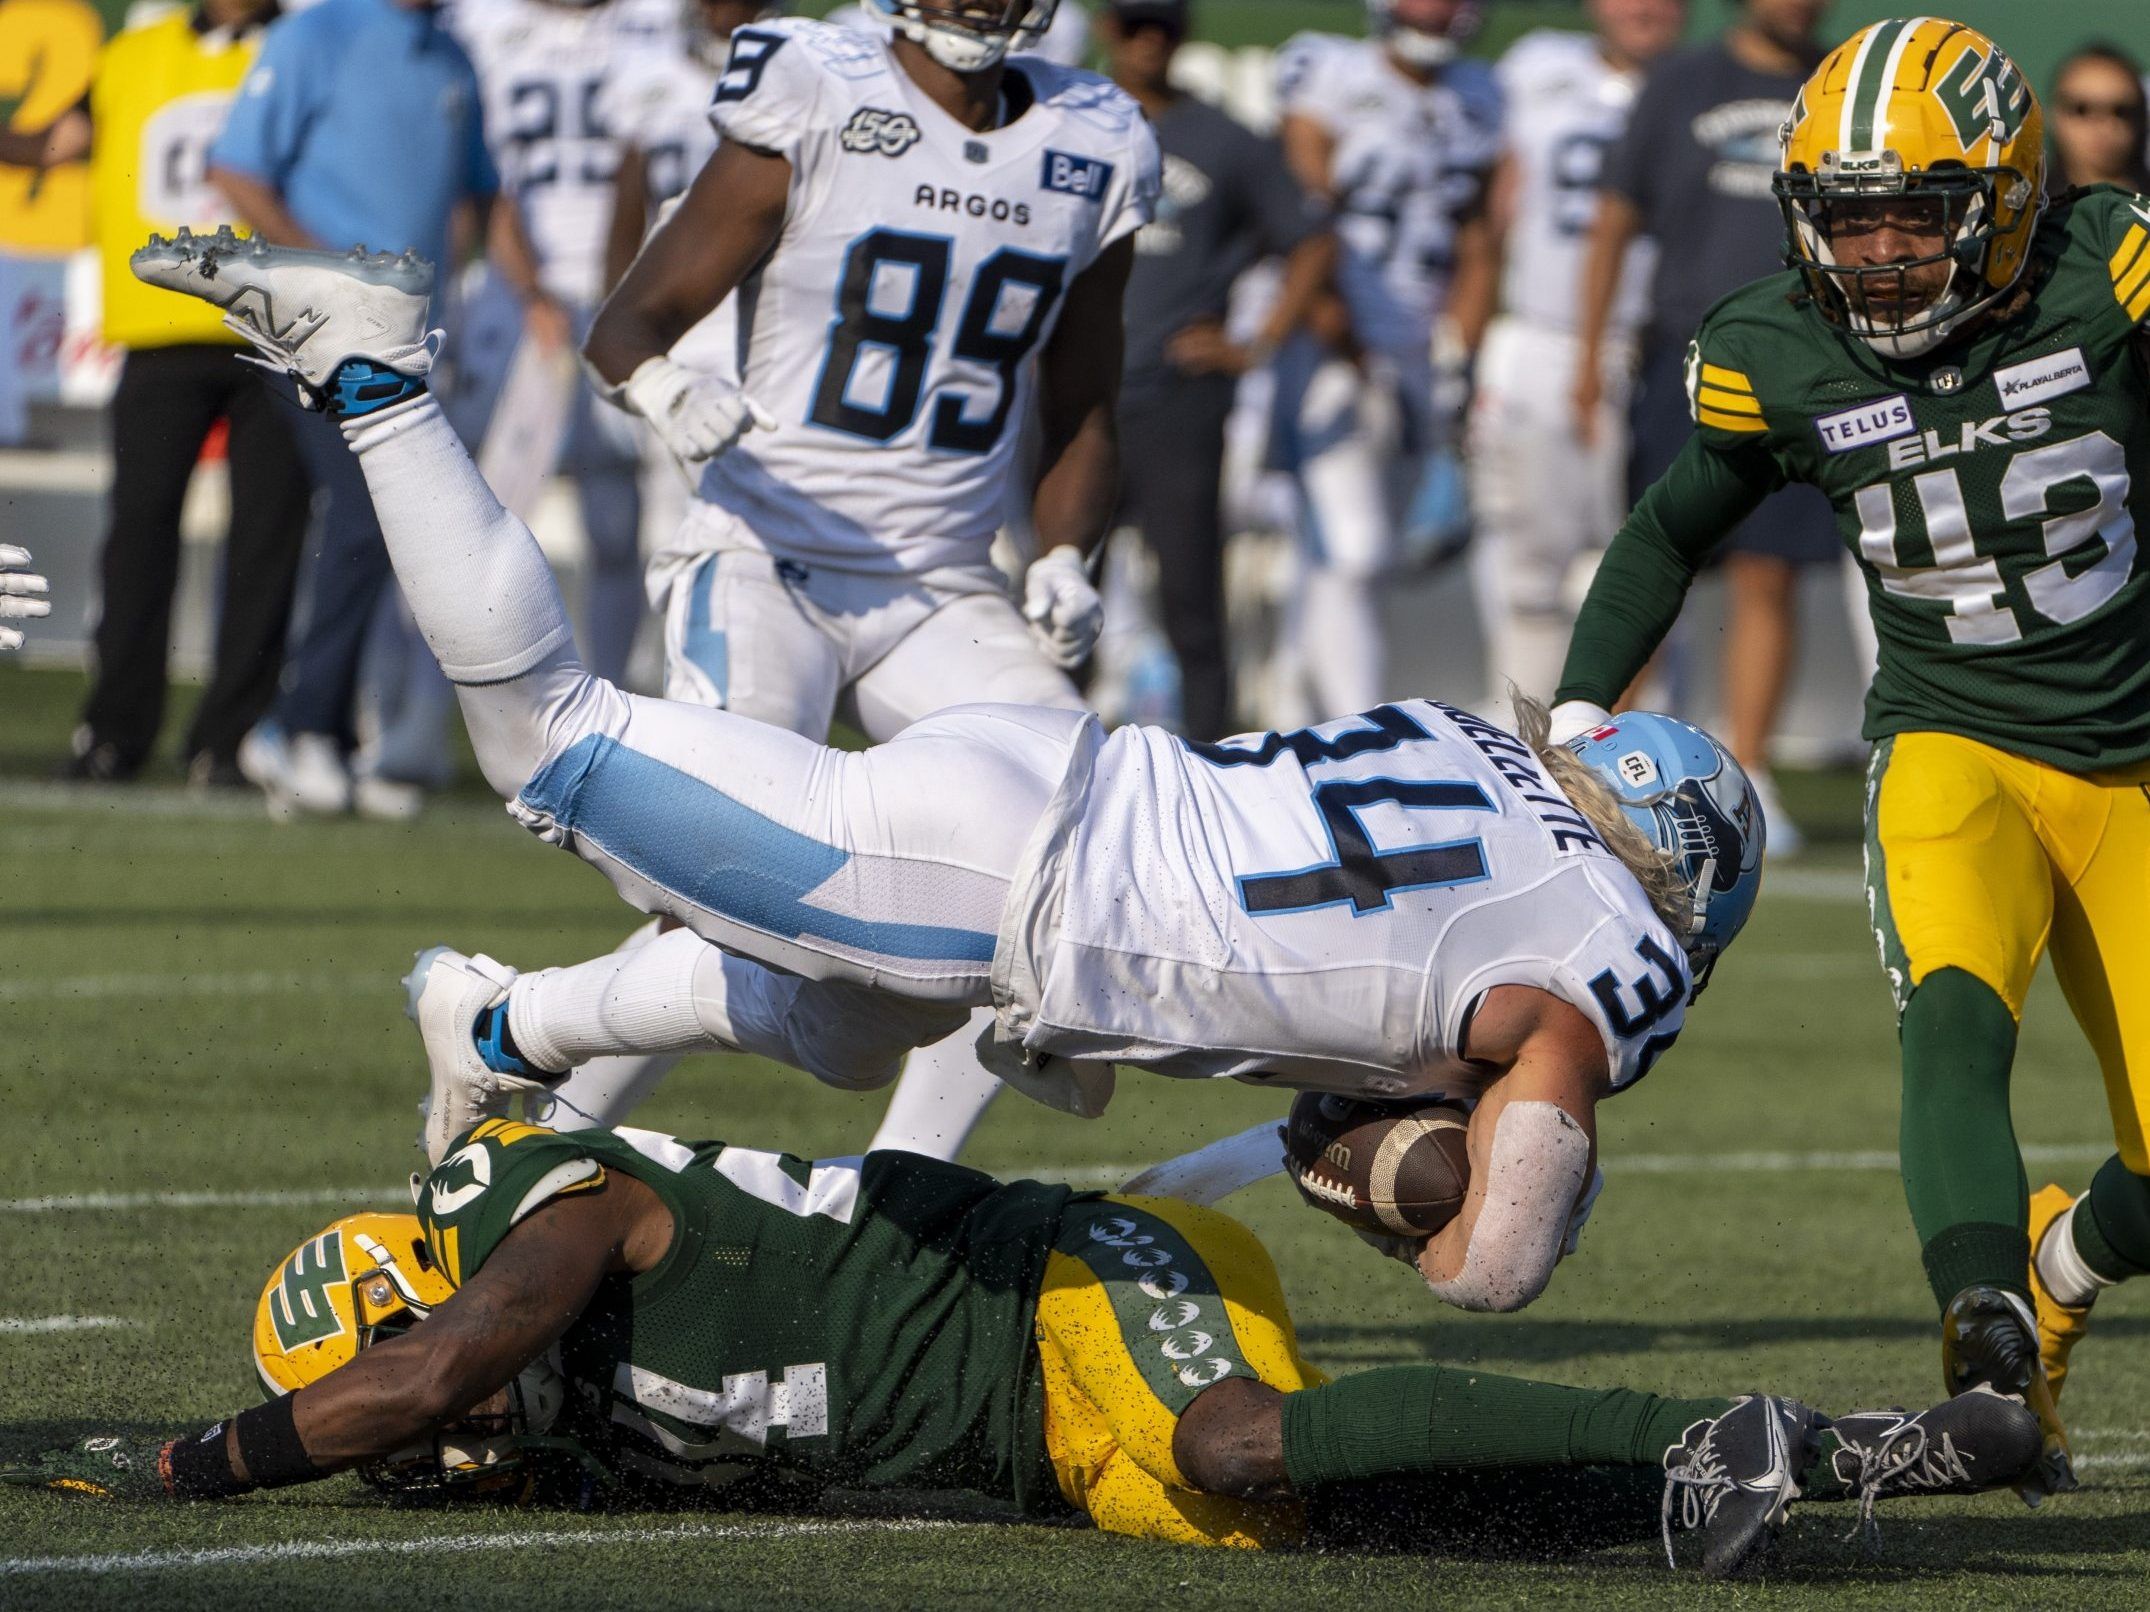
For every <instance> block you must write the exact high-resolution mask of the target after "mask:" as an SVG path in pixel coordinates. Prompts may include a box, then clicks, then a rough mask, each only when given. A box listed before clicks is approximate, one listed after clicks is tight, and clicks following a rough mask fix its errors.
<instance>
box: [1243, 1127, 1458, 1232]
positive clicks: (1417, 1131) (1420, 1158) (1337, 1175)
mask: <svg viewBox="0 0 2150 1612" xmlns="http://www.w3.org/2000/svg"><path fill="white" fill-rule="evenodd" d="M1469 1126H1470V1110H1469V1109H1467V1108H1464V1107H1462V1106H1461V1105H1459V1104H1456V1103H1451V1102H1444V1101H1442V1100H1440V1099H1438V1098H1433V1099H1428V1100H1422V1101H1418V1102H1401V1103H1377V1102H1367V1101H1364V1100H1362V1099H1360V1098H1356V1097H1338V1096H1335V1095H1333V1094H1331V1093H1326V1092H1311V1091H1309V1092H1301V1093H1300V1094H1299V1096H1298V1097H1297V1098H1296V1099H1295V1100H1294V1101H1293V1103H1292V1105H1291V1117H1290V1119H1288V1120H1287V1121H1285V1125H1284V1167H1285V1171H1286V1173H1287V1174H1288V1175H1290V1176H1291V1178H1292V1184H1293V1185H1294V1186H1296V1187H1297V1188H1298V1189H1299V1195H1300V1196H1301V1197H1302V1198H1304V1199H1306V1201H1307V1202H1308V1203H1310V1204H1312V1205H1314V1207H1315V1208H1317V1209H1324V1210H1327V1211H1328V1212H1329V1213H1330V1214H1332V1215H1334V1216H1335V1217H1336V1218H1337V1219H1339V1220H1341V1221H1343V1222H1344V1223H1345V1224H1346V1225H1349V1226H1355V1227H1357V1228H1358V1229H1359V1230H1361V1231H1370V1232H1374V1233H1376V1234H1378V1235H1381V1236H1385V1237H1428V1236H1431V1235H1432V1234H1433V1233H1434V1232H1437V1231H1439V1230H1440V1229H1441V1228H1442V1227H1443V1226H1445V1225H1447V1224H1448V1223H1449V1221H1451V1220H1453V1219H1454V1218H1455V1216H1456V1211H1457V1210H1459V1209H1461V1208H1462V1207H1463V1193H1464V1189H1465V1188H1466V1187H1467V1186H1468V1185H1469V1184H1470V1179H1471V1161H1470V1154H1469V1152H1468V1151H1467V1149H1466V1147H1465V1140H1466V1137H1467V1135H1468V1130H1469Z"/></svg>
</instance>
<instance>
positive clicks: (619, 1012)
mask: <svg viewBox="0 0 2150 1612" xmlns="http://www.w3.org/2000/svg"><path fill="white" fill-rule="evenodd" d="M721 955H722V954H721V953H719V952H718V951H717V950H716V948H715V947H713V946H711V945H710V944H709V942H708V941H706V940H704V939H702V937H701V936H699V935H697V934H695V933H694V932H693V931H692V930H688V929H675V930H673V931H672V932H671V933H669V934H665V935H659V936H657V937H656V938H655V939H653V940H651V941H650V942H649V943H648V944H647V945H643V946H637V947H635V948H633V949H632V950H627V951H616V952H607V953H606V954H605V955H604V956H602V957H597V958H592V959H591V960H590V961H589V962H587V963H577V964H575V965H574V966H573V967H572V968H546V969H540V970H538V971H537V972H536V973H532V974H524V975H522V976H521V977H519V978H518V979H517V980H516V981H515V984H514V987H513V988H512V989H511V990H510V991H509V993H508V1030H509V1032H510V1033H511V1034H512V1035H513V1036H514V1037H515V1047H516V1050H517V1051H518V1052H520V1053H521V1054H522V1057H523V1060H524V1061H525V1062H527V1063H530V1064H533V1065H535V1066H536V1067H537V1068H539V1069H573V1068H576V1067H577V1066H578V1065H580V1064H582V1063H584V1062H586V1061H588V1060H589V1059H591V1058H596V1057H607V1056H611V1057H617V1056H620V1055H622V1054H634V1053H650V1052H668V1053H681V1052H717V1051H727V1050H730V1049H732V1048H733V1047H734V1046H735V1045H736V1043H735V1042H734V1041H733V1040H732V1038H731V1036H730V1035H729V1033H728V1032H729V1030H730V1028H731V1026H730V1025H729V1023H728V1022H727V1021H726V1018H725V1016H724V1014H723V1012H722V1006H721V1004H722V1000H723V982H722V977H721V975H722V970H721V969H719V968H711V969H709V970H707V972H708V974H709V975H711V976H712V977H713V979H714V981H715V985H716V989H715V991H714V992H713V993H710V995H711V998H712V999H711V1000H708V1001H705V1000H704V992H703V989H702V986H703V974H704V972H705V970H704V966H703V965H704V963H705V961H708V960H711V959H716V958H719V957H721Z"/></svg>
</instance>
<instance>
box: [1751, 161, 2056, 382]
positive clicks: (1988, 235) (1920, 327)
mask: <svg viewBox="0 0 2150 1612" xmlns="http://www.w3.org/2000/svg"><path fill="white" fill-rule="evenodd" d="M2029 185H2030V181H2029V180H2028V179H2027V178H2026V177H2025V176H2024V175H2022V174H2020V173H2017V172H2016V171H2015V170H2014V169H2012V168H1967V167H1960V166H1953V165H1945V164H1944V165H1937V166H1936V167H1934V168H1933V169H1931V170H1930V171H1928V172H1925V173H1916V174H1906V173H1905V172H1904V170H1903V164H1902V161H1901V159H1900V158H1899V157H1898V156H1897V154H1896V153H1895V152H1893V151H1884V152H1882V153H1880V154H1879V155H1878V156H1876V157H1872V158H1863V159H1856V161H1855V162H1841V161H1839V159H1838V153H1836V152H1834V151H1829V152H1825V153H1823V156H1822V167H1821V171H1820V172H1818V173H1810V172H1807V171H1806V170H1805V169H1795V170H1792V171H1789V172H1781V173H1779V174H1778V175H1777V176H1776V178H1775V179H1774V180H1773V181H1772V188H1773V189H1774V190H1775V191H1776V194H1777V201H1778V205H1779V207H1781V208H1782V210H1783V213H1784V220H1785V227H1786V233H1787V237H1788V246H1789V256H1790V261H1791V263H1792V265H1793V266H1794V267H1795V268H1797V269H1798V270H1799V271H1800V273H1801V274H1802V275H1803V276H1804V277H1805V279H1806V282H1807V288H1808V290H1809V291H1810V292H1811V293H1812V294H1813V296H1814V299H1815V301H1816V303H1817V304H1818V305H1819V306H1820V308H1821V310H1822V313H1823V314H1824V316H1825V317H1827V318H1828V319H1829V320H1830V321H1831V322H1832V323H1834V324H1838V325H1841V326H1842V327H1843V328H1844V329H1846V330H1848V331H1850V332H1851V333H1852V334H1853V335H1855V336H1857V337H1858V338H1859V339H1860V340H1861V341H1864V342H1865V343H1866V344H1867V345H1868V346H1870V347H1872V348H1873V349H1874V350H1875V351H1876V352H1877V353H1880V354H1881V355H1882V356H1883V357H1885V358H1916V357H1919V356H1920V355H1922V354H1924V353H1928V352H1931V351H1932V350H1933V349H1934V348H1936V347H1938V346H1940V345H1941V344H1942V343H1943V342H1945V341H1947V340H1948V339H1949V337H1950V336H1951V335H1953V334H1954V333H1955V332H1956V331H1957V330H1959V329H1961V328H1962V326H1963V325H1964V324H1965V323H1966V322H1967V321H1968V320H1970V319H1971V318H1973V317H1974V316H1976V315H1977V314H1978V313H1980V312H1981V311H1983V310H1984V309H1986V308H1987V307H1989V306H1991V305H1992V303H1993V302H1994V301H1995V300H1996V299H1997V298H1998V297H2000V296H2001V295H2002V294H2003V293H2004V292H2005V291H2007V290H2008V289H2009V285H2008V284H2002V285H1994V284H1992V283H1991V282H1990V281H1989V279H1988V277H1987V264H1988V262H1989V260H1990V257H1991V254H1992V250H1993V247H1994V245H1995V242H1996V241H1997V239H1998V237H1999V229H1998V227H1997V223H1996V221H1997V219H1998V218H1999V217H2000V215H2001V212H2002V210H2003V209H2002V206H2001V205H1998V204H2002V203H2005V207H2006V210H2007V211H2008V212H2009V213H2011V214H2015V213H2018V212H2020V210H2021V208H2022V207H2023V206H2024V204H2025V203H2026V202H2028V201H2029V200H2030V195H2029ZM1883 227H1889V228H1894V229H1896V230H1898V231H1900V232H1901V233H1903V234H1906V235H1911V236H1916V237H1920V238H1924V239H1930V240H1933V241H1935V242H1937V243H1938V244H1937V247H1936V249H1935V250H1933V251H1930V252H1927V253H1924V254H1922V255H1918V256H1914V257H1909V258H1899V259H1897V260H1895V261H1891V262H1886V263H1870V264H1861V263H1853V262H1847V261H1843V260H1842V258H1841V257H1840V252H1839V248H1840V245H1841V243H1843V242H1845V241H1848V240H1852V239H1856V238H1857V237H1858V236H1859V235H1861V234H1863V233H1868V232H1870V231H1873V230H1876V229H1880V228H1883ZM2011 283H2012V282H2011Z"/></svg>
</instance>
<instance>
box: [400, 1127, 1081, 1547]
mask: <svg viewBox="0 0 2150 1612" xmlns="http://www.w3.org/2000/svg"><path fill="white" fill-rule="evenodd" d="M606 1171H618V1172H620V1173H622V1174H626V1175H630V1176H633V1177H634V1178H635V1179H636V1180H638V1181H641V1182H643V1183H645V1184H647V1185H648V1186H649V1187H650V1188H652V1189H653V1190H654V1191H655V1192H656V1193H657V1195H658V1196H659V1197H660V1198H661V1199H662V1200H663V1201H664V1203H665V1205H666V1207H667V1208H669V1209H670V1210H671V1211H672V1213H673V1215H674V1216H675V1217H676V1220H677V1223H678V1231H677V1233H676V1235H675V1237H674V1240H673V1243H672V1247H671V1249H670V1251H669V1252H668V1253H667V1254H666V1255H665V1257H664V1259H663V1261H662V1262H661V1263H660V1264H658V1265H657V1266H656V1267H655V1268H654V1269H652V1270H650V1271H648V1272H645V1273H644V1274H642V1275H640V1276H636V1277H633V1278H631V1279H630V1278H624V1277H623V1278H620V1279H617V1280H614V1281H609V1282H607V1283H606V1284H605V1285H604V1287H603V1288H602V1289H601V1290H600V1291H599V1294H598V1296H597V1298H596V1300H595V1301H594V1302H593V1303H592V1305H591V1306H590V1308H589V1309H588V1310H587V1311H585V1312H584V1314H583V1316H582V1318H581V1319H580V1320H579V1321H577V1322H576V1323H575V1324H574V1325H573V1326H572V1327H570V1328H569V1330H568V1332H567V1334H566V1336H565V1337H564V1338H563V1339H562V1341H561V1361H562V1366H563V1369H564V1371H565V1374H566V1376H567V1378H568V1381H569V1383H570V1384H571V1385H572V1387H573V1389H574V1392H575V1397H576V1398H577V1399H578V1400H579V1402H580V1403H581V1405H582V1407H583V1410H584V1411H585V1412H586V1413H587V1415H586V1417H585V1421H586V1422H588V1423H590V1424H592V1425H601V1426H602V1428H603V1429H604V1431H603V1434H602V1436H601V1438H600V1452H601V1453H602V1454H603V1455H604V1456H605V1458H606V1459H607V1461H608V1462H609V1463H610V1464H613V1465H615V1466H617V1467H619V1468H621V1469H623V1470H626V1471H629V1472H632V1473H636V1474H639V1475H642V1476H645V1477H654V1478H658V1479H662V1480H666V1481H671V1482H676V1483H681V1484H689V1485H709V1486H716V1485H722V1484H727V1483H730V1482H732V1481H735V1480H736V1479H738V1478H741V1477H746V1476H752V1475H761V1476H774V1477H780V1478H789V1479H803V1480H805V1481H807V1482H810V1483H814V1484H823V1485H826V1484H841V1485H844V1486H858V1487H869V1488H879V1487H896V1488H911V1489H963V1490H970V1491H974V1492H978V1493H983V1494H988V1495H993V1496H997V1497H1000V1498H1002V1499H1007V1500H1012V1501H1013V1502H1015V1503H1016V1504H1017V1505H1018V1506H1021V1507H1023V1508H1024V1509H1026V1510H1033V1511H1038V1510H1057V1509H1061V1507H1062V1502H1061V1500H1060V1498H1059V1492H1058V1488H1057V1485H1056V1484H1055V1482H1054V1480H1053V1476H1052V1473H1051V1470H1050V1468H1049V1467H1048V1466H1047V1465H1046V1463H1045V1457H1044V1450H1043V1420H1042V1415H1043V1412H1042V1398H1041V1390H1040V1387H1039V1381H1038V1371H1037V1355H1036V1349H1035V1345H1034V1342H1033V1338H1032V1327H1033V1317H1034V1312H1035V1310H1036V1305H1037V1291H1038V1284H1039V1281H1040V1280H1041V1278H1042V1275H1043V1272H1044V1267H1045V1257H1046V1253H1047V1251H1048V1250H1049V1249H1050V1248H1051V1246H1052V1242H1053V1238H1054V1236H1055V1235H1056V1233H1057V1232H1058V1229H1059V1224H1060V1217H1061V1215H1062V1213H1063V1211H1064V1210H1065V1208H1066V1206H1067V1205H1068V1203H1069V1202H1071V1201H1072V1200H1074V1199H1075V1198H1076V1197H1078V1194H1075V1193H1072V1192H1070V1191H1069V1190H1068V1189H1067V1188H1066V1187H1059V1186H1047V1185H1043V1184H1041V1183H1038V1182H1033V1181H1019V1182H1012V1183H1006V1184H1003V1183H1001V1182H998V1181H995V1180H994V1179H993V1178H991V1177H990V1176H985V1175H980V1174H979V1173H978V1172H977V1171H975V1170H966V1169H963V1168H962V1167H960V1166H958V1165H952V1164H942V1163H939V1162H937V1161H935V1160H931V1159H925V1158H920V1157H916V1156H914V1155H911V1154H905V1153H873V1154H868V1155H867V1156H866V1158H865V1160H864V1161H863V1163H862V1162H861V1161H860V1160H857V1159H835V1160H823V1161H819V1162H809V1161H807V1160H804V1159H797V1158H793V1157H791V1156H790V1155H789V1154H783V1153H761V1152H755V1151H753V1150H751V1149H748V1148H740V1147H727V1146H725V1145H724V1144H723V1143H721V1142H698V1143H689V1142H682V1141H679V1140H677V1139H676V1138H673V1137H669V1136H661V1135H658V1134H657V1133H655V1132H653V1131H640V1130H624V1129H623V1130H619V1131H579V1132H574V1133H571V1134H563V1133H558V1132H554V1131H548V1130H544V1129H541V1128H539V1127H536V1126H531V1125H517V1124H512V1123H510V1122H507V1121H502V1120H493V1121H489V1122H487V1123H486V1124H484V1125H480V1126H478V1127H477V1128H476V1129H474V1130H473V1131H471V1132H470V1133H469V1134H468V1135H467V1136H466V1137H465V1138H464V1139H463V1140H462V1143H461V1145H460V1146H459V1147H458V1148H457V1149H456V1150H455V1151H454V1152H452V1153H451V1154H449V1156H448V1157H447V1158H445V1159H444V1160H442V1162H441V1165H440V1167H439V1168H438V1169H436V1170H435V1171H434V1172H433V1173H432V1175H431V1176H430V1177H429V1178H428V1179H427V1180H426V1182H425V1184H424V1186H423V1187H422V1189H421V1192H420V1196H419V1203H418V1214H419V1218H420V1220H421V1221H422V1222H423V1224H424V1227H425V1233H426V1238H427V1244H428V1247H429V1248H430V1250H431V1251H432V1254H433V1257H434V1259H435V1260H436V1262H437V1263H438V1264H439V1265H440V1266H441V1268H442V1269H443V1270H444V1271H445V1272H446V1273H447V1275H448V1277H449V1279H450V1280H451V1281H453V1282H455V1283H456V1284H457V1285H458V1286H460V1285H461V1284H462V1283H464V1282H466V1281H468V1280H469V1279H470V1277H471V1275H472V1274H473V1273H475V1272H476V1271H477V1270H478V1268H479V1267H480V1266H482V1265H483V1264H484V1263H485V1261H486V1259H487V1257H488V1256H489V1255H490V1254H491V1253H492V1252H493V1250H494V1249H495V1248H497V1247H498V1246H499V1245H500V1241H501V1239H502V1238H504V1237H505V1236H506V1235H507V1234H508V1231H509V1230H510V1228H511V1227H513V1226H514V1225H515V1224H516V1223H517V1222H518V1221H520V1220H521V1219H522V1218H523V1217H524V1216H526V1215H528V1214H529V1213H530V1212H531V1211H532V1210H534V1209H536V1208H538V1207H539V1206H540V1205H542V1204H544V1203H546V1202H548V1201H550V1200H552V1199H554V1198H557V1197H559V1196H561V1195H563V1194H567V1193H572V1192H576V1191H582V1190H587V1189H589V1188H591V1187H593V1186H596V1185H598V1184H599V1183H600V1182H601V1181H602V1180H603V1178H604V1173H605V1172H606Z"/></svg>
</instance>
